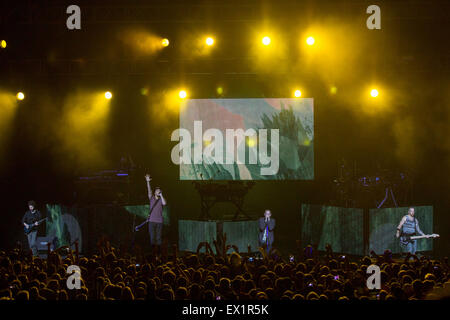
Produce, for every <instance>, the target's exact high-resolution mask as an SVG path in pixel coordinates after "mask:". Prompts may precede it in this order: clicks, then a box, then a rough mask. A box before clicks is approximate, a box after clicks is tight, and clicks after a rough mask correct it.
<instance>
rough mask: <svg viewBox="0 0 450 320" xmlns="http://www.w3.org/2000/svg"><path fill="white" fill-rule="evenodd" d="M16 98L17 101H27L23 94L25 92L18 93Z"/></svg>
mask: <svg viewBox="0 0 450 320" xmlns="http://www.w3.org/2000/svg"><path fill="white" fill-rule="evenodd" d="M16 98H17V100H23V99H25V95H24V94H23V92H18V93H17V95H16Z"/></svg>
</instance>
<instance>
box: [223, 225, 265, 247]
mask: <svg viewBox="0 0 450 320" xmlns="http://www.w3.org/2000/svg"><path fill="white" fill-rule="evenodd" d="M223 233H226V235H227V244H233V245H235V246H237V247H238V249H239V252H247V247H248V246H249V245H250V246H251V251H252V252H256V251H258V235H259V231H258V220H254V221H227V222H224V223H223ZM229 252H232V251H229Z"/></svg>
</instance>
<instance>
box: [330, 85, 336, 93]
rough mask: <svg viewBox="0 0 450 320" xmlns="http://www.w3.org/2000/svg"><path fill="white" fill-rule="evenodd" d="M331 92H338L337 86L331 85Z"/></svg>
mask: <svg viewBox="0 0 450 320" xmlns="http://www.w3.org/2000/svg"><path fill="white" fill-rule="evenodd" d="M330 93H331V94H336V93H337V88H336V87H334V86H333V87H331V89H330Z"/></svg>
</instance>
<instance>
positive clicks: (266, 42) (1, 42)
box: [0, 36, 316, 49]
mask: <svg viewBox="0 0 450 320" xmlns="http://www.w3.org/2000/svg"><path fill="white" fill-rule="evenodd" d="M271 42H272V40H271V39H270V37H269V36H264V37H262V38H261V43H262V44H263V45H265V46H268V45H270V44H271ZM315 42H316V40H315V39H314V37H311V36H310V37H307V38H306V44H308V45H310V46H312V45H314V43H315ZM215 43H216V41H215V39H214V38H213V37H206V38H205V44H206V45H207V46H210V47H211V46H213V45H214V44H215ZM169 44H170V41H169V39H167V38H164V39H162V40H161V45H162V46H163V47H168V46H169ZM6 46H7V43H6V40H0V48H2V49H5V48H6Z"/></svg>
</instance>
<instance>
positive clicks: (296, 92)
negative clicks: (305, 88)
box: [294, 90, 302, 98]
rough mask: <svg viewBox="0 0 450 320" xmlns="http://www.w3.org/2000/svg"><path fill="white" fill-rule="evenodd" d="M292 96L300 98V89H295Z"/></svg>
mask: <svg viewBox="0 0 450 320" xmlns="http://www.w3.org/2000/svg"><path fill="white" fill-rule="evenodd" d="M294 96H295V97H296V98H300V97H301V96H302V92H301V91H300V90H295V92H294Z"/></svg>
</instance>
